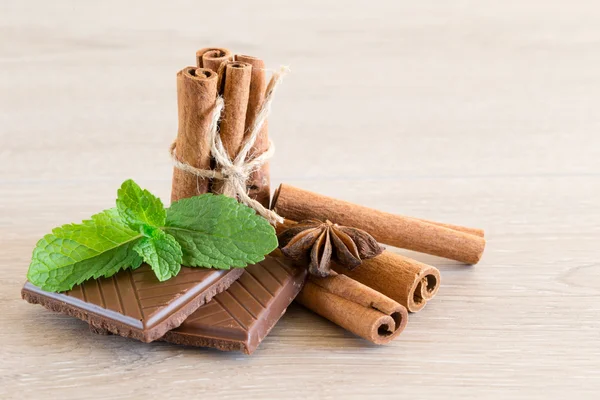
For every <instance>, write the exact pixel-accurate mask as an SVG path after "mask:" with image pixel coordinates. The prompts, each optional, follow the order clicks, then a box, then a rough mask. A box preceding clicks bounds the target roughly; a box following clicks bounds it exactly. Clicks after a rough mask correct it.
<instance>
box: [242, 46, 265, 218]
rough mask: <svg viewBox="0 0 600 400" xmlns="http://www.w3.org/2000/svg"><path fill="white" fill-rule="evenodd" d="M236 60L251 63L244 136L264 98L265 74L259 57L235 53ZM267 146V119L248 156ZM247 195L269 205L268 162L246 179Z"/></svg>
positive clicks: (248, 133) (261, 151)
mask: <svg viewBox="0 0 600 400" xmlns="http://www.w3.org/2000/svg"><path fill="white" fill-rule="evenodd" d="M235 58H236V60H237V61H241V62H245V63H248V64H250V65H252V75H251V78H250V95H249V97H248V110H247V112H246V124H245V129H246V131H245V137H244V139H245V138H246V137H247V136H248V135H250V132H251V129H252V124H253V123H254V122H255V120H256V117H257V115H258V112H259V110H260V107H261V106H262V104H263V101H264V99H265V90H266V88H267V79H266V74H265V62H264V61H263V60H261V59H259V58H256V57H252V56H246V55H237V56H236V57H235ZM268 148H269V128H268V121H265V122H264V124H263V126H262V128H261V130H260V133H259V134H258V136H257V138H256V142H254V146H252V150H251V151H250V154H249V155H250V156H251V157H252V156H255V155H260V154H262V153H264V152H265V151H267V149H268ZM247 187H248V195H249V196H250V197H251V198H253V199H255V200H257V201H258V202H259V203H261V204H262V205H263V206H265V207H269V203H270V201H271V179H270V171H269V163H265V164H263V165H262V167H261V168H260V169H258V170H256V171H254V172H253V173H252V174H251V175H250V179H249V180H248V184H247Z"/></svg>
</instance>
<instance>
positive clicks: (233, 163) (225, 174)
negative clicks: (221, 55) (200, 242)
mask: <svg viewBox="0 0 600 400" xmlns="http://www.w3.org/2000/svg"><path fill="white" fill-rule="evenodd" d="M286 72H287V68H285V67H282V68H281V69H280V70H279V71H276V72H274V73H273V76H272V77H271V79H270V81H269V84H268V85H267V89H266V93H265V100H264V102H263V104H262V106H261V108H260V111H259V112H258V113H257V117H256V120H255V121H254V123H253V124H252V127H251V129H250V134H249V135H248V137H247V138H246V139H244V141H243V142H242V144H241V148H240V150H239V152H238V153H237V156H235V157H234V158H230V155H229V153H228V151H227V150H226V149H225V146H224V143H223V140H222V139H221V135H220V134H219V133H218V125H219V120H220V118H221V114H222V112H223V109H224V106H225V103H224V100H223V98H222V97H217V100H216V101H215V103H214V108H213V112H212V118H211V121H210V127H209V130H208V134H209V138H210V152H211V155H212V157H213V159H214V160H215V163H216V169H217V170H211V169H206V168H204V169H203V168H196V167H194V166H193V165H191V164H189V163H187V162H184V161H182V160H179V159H178V156H177V141H174V142H173V143H172V144H171V147H170V154H171V159H172V162H173V165H174V166H175V168H177V169H180V170H182V171H184V172H186V173H188V174H191V175H194V176H196V177H200V178H205V179H213V180H215V179H216V180H220V181H222V182H223V185H222V188H221V192H222V193H223V194H225V195H227V196H229V197H234V198H237V199H238V200H239V201H240V203H242V204H245V205H247V206H248V207H251V208H253V209H254V210H255V211H256V212H257V213H258V214H259V215H260V216H262V217H264V218H265V219H267V220H268V221H269V222H270V223H271V224H273V225H274V224H276V223H281V222H283V218H281V217H280V216H279V215H277V213H276V212H275V211H272V210H269V209H267V208H265V207H264V206H263V205H262V204H260V203H259V202H258V201H256V200H254V199H252V198H250V197H249V196H248V192H247V189H246V182H247V181H248V179H249V177H250V174H251V173H252V172H253V171H255V170H256V169H258V168H260V167H261V166H262V165H263V164H264V163H265V162H267V160H269V159H270V158H271V157H272V156H273V154H274V153H275V146H274V145H273V142H269V148H268V150H267V151H265V152H264V153H262V154H260V155H256V156H254V157H252V158H249V157H248V155H249V153H250V150H251V149H252V146H253V145H254V143H255V141H256V138H257V136H258V134H259V132H260V129H261V127H262V125H263V123H264V122H265V120H266V118H267V116H268V115H269V112H270V111H271V103H272V102H273V96H274V93H275V89H276V88H277V86H278V85H279V83H280V82H281V80H282V79H283V75H284V74H285V73H286ZM217 86H218V83H217Z"/></svg>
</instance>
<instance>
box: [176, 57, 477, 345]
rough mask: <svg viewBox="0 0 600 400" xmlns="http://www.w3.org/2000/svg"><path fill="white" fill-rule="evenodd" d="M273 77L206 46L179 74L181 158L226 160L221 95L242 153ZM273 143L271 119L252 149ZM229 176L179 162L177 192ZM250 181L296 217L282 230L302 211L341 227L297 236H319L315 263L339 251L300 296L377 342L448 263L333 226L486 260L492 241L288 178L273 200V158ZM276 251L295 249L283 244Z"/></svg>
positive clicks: (395, 329) (230, 149)
mask: <svg viewBox="0 0 600 400" xmlns="http://www.w3.org/2000/svg"><path fill="white" fill-rule="evenodd" d="M266 86H267V80H266V76H265V65H264V62H263V61H262V60H260V59H258V58H255V57H251V56H244V55H234V54H233V53H232V52H231V51H229V50H227V49H223V48H205V49H201V50H199V51H198V52H197V53H196V66H191V67H187V68H184V69H183V70H181V71H180V72H179V73H178V74H177V99H178V117H179V129H178V134H177V139H176V142H175V146H176V149H177V155H176V156H177V158H178V160H179V161H181V162H183V163H186V164H189V165H191V166H193V167H195V168H199V169H204V170H207V169H213V168H218V166H216V165H215V162H214V160H213V159H212V157H211V151H210V148H211V142H210V140H211V139H210V135H209V126H210V125H211V122H212V119H213V110H214V105H215V100H216V98H217V96H222V98H223V100H224V111H223V114H222V115H221V119H220V122H219V134H220V137H221V140H222V142H223V146H224V147H225V149H226V151H227V153H228V155H229V156H230V157H231V158H234V157H235V156H236V155H237V154H238V152H239V151H240V147H241V146H242V143H243V142H244V140H245V138H246V137H247V135H248V134H249V129H250V127H251V126H252V125H253V123H254V122H255V120H256V118H257V114H258V112H259V110H260V108H261V106H262V104H263V102H264V100H265V88H266ZM268 147H269V136H268V124H267V123H265V124H263V126H262V128H261V130H260V134H259V135H258V137H257V140H256V142H255V143H254V145H253V148H252V152H251V153H252V155H253V156H255V155H260V154H262V153H264V152H265V151H266V150H267V148H268ZM222 185H223V184H222V182H221V181H218V180H213V181H211V180H210V179H208V178H200V177H198V176H195V175H193V174H190V173H188V172H186V171H184V170H182V169H179V168H175V170H174V172H173V185H172V196H171V200H172V201H177V200H179V199H182V198H186V197H190V196H196V195H200V194H203V193H207V192H214V193H221V192H222ZM246 188H247V191H248V194H249V196H250V197H251V198H253V199H255V200H257V201H258V202H260V203H261V204H262V205H263V206H265V207H269V206H270V207H271V209H272V210H273V211H275V212H276V213H278V214H279V215H280V216H281V217H284V218H285V219H286V220H285V222H284V223H283V224H278V225H277V226H276V227H275V228H276V231H277V233H278V234H279V235H282V234H284V232H286V231H288V232H289V230H290V229H294V227H297V226H299V225H297V223H298V222H301V221H306V220H311V221H313V222H312V223H313V224H317V223H319V221H320V222H322V223H325V222H326V221H328V222H327V223H329V224H330V225H328V226H331V229H332V230H331V231H328V230H327V229H329V228H327V229H325V228H322V231H319V232H317V231H311V230H310V229H312V228H311V225H310V224H309V225H306V223H305V225H302V226H303V227H304V226H306V229H305V233H304V234H303V235H302V237H300V236H298V237H297V238H292V239H291V240H298V241H299V240H305V241H306V240H310V241H311V242H310V243H311V245H312V244H313V243H314V246H313V250H312V254H307V256H306V259H304V262H305V265H306V267H307V268H308V265H309V262H311V263H317V264H318V263H324V262H329V260H328V259H327V257H331V258H332V260H334V261H332V262H331V267H330V269H331V272H327V273H325V274H323V269H319V268H318V267H319V265H317V266H316V267H315V270H319V271H321V276H320V277H319V276H309V278H308V280H307V281H306V283H305V285H304V288H303V290H302V291H301V292H300V294H299V295H298V297H297V298H296V301H297V302H298V303H300V304H302V305H304V306H305V307H307V308H308V309H310V310H312V311H314V312H316V313H317V314H319V315H321V316H323V317H325V318H327V319H329V320H330V321H332V322H334V323H336V324H338V325H339V326H341V327H343V328H345V329H347V330H349V331H351V332H353V333H355V334H356V335H358V336H361V337H363V338H365V339H367V340H369V341H371V342H373V343H377V344H384V343H388V342H390V341H391V340H392V339H394V338H395V337H397V336H398V335H399V334H400V333H401V332H402V330H403V329H404V327H405V326H406V324H407V320H408V312H409V311H410V312H417V311H419V310H421V309H423V307H424V306H425V305H426V304H427V302H429V301H430V300H432V299H433V298H434V296H435V295H436V293H437V292H438V289H439V287H440V272H439V270H438V269H437V268H435V267H433V266H430V265H426V264H423V263H421V262H418V261H416V260H413V259H410V258H408V257H405V256H402V255H400V254H397V253H395V252H393V251H391V250H384V251H376V252H374V253H373V255H374V254H377V255H375V256H373V257H371V256H369V257H366V258H365V259H361V256H362V255H363V254H368V253H369V252H364V251H363V252H361V251H359V250H361V246H362V248H363V249H364V246H366V245H365V243H363V242H361V240H358V239H356V238H355V237H353V236H352V234H350V235H346V234H345V233H343V232H342V233H339V232H338V233H339V237H337V236H336V237H331V235H330V233H329V232H334V231H335V232H337V231H336V229H338V228H339V229H341V227H342V226H343V227H351V228H352V229H358V230H360V231H364V232H367V233H368V234H369V235H370V236H372V239H373V241H375V242H379V243H382V244H386V245H390V246H394V247H399V248H404V249H409V250H414V251H417V252H422V253H427V254H431V255H435V256H439V257H444V258H449V259H452V260H456V261H460V262H464V263H468V264H475V263H477V262H479V260H480V258H481V256H482V254H483V251H484V248H485V239H484V232H483V231H482V230H480V229H475V228H467V227H462V226H457V225H451V224H443V223H438V222H433V221H428V220H422V219H418V218H412V217H406V216H401V215H395V214H390V213H385V212H382V211H378V210H374V209H371V208H368V207H364V206H359V205H356V204H352V203H349V202H345V201H342V200H337V199H334V198H330V197H326V196H323V195H319V194H316V193H312V192H309V191H306V190H302V189H299V188H295V187H292V186H289V185H285V184H283V185H281V186H280V187H279V188H278V189H277V190H276V192H275V194H274V196H273V199H272V201H271V190H270V176H269V165H268V163H265V164H263V165H262V166H261V167H260V168H259V169H257V170H255V171H253V172H252V174H251V175H250V177H249V179H248V181H247V182H246ZM315 221H317V222H315ZM307 230H308V231H307ZM342 231H343V229H342ZM307 232H308V233H307ZM348 232H353V231H348ZM317 233H318V235H320V236H318V237H317ZM288 236H289V235H288ZM288 239H290V238H288ZM330 242H331V243H333V245H334V247H331V246H332V245H331V243H330ZM328 246H329V247H328ZM371 247H373V244H372V243H371ZM346 253H347V254H346ZM273 255H274V256H277V257H284V256H285V255H284V253H282V252H280V251H276V252H275V253H274V254H273ZM311 257H312V258H311ZM336 257H337V258H336ZM324 259H327V260H325V261H323V260H324ZM336 260H337V261H336ZM339 260H346V261H348V263H349V265H351V267H350V268H346V267H345V266H344V265H341V264H340V263H339ZM325 271H329V269H327V270H325ZM323 275H328V276H325V277H323Z"/></svg>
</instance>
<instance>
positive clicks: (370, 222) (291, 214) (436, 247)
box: [272, 184, 485, 264]
mask: <svg viewBox="0 0 600 400" xmlns="http://www.w3.org/2000/svg"><path fill="white" fill-rule="evenodd" d="M272 208H273V209H274V210H275V211H276V212H277V213H278V214H279V215H281V216H282V217H285V218H289V219H292V220H296V221H300V220H305V219H310V218H314V219H318V220H330V221H332V222H335V223H338V224H340V225H345V226H352V227H355V228H359V229H363V230H365V231H367V232H369V233H370V234H371V235H372V236H373V237H374V238H375V239H376V240H377V241H379V242H381V243H384V244H388V245H391V246H396V247H401V248H405V249H409V250H414V251H418V252H421V253H427V254H431V255H435V256H439V257H444V258H449V259H452V260H456V261H461V262H464V263H468V264H476V263H477V262H478V261H479V260H480V259H481V256H482V254H483V250H484V248H485V239H484V238H482V237H480V236H476V235H472V234H469V233H464V232H461V231H457V230H454V229H449V228H447V227H444V226H439V225H433V224H430V223H428V222H423V221H421V220H418V219H415V218H410V217H405V216H403V215H397V214H391V213H386V212H383V211H378V210H375V209H372V208H368V207H364V206H360V205H356V204H352V203H349V202H346V201H343V200H338V199H334V198H331V197H327V196H323V195H320V194H317V193H313V192H309V191H307V190H303V189H298V188H295V187H293V186H290V185H285V184H282V185H281V186H279V188H278V189H277V190H276V191H275V195H274V197H273V204H272Z"/></svg>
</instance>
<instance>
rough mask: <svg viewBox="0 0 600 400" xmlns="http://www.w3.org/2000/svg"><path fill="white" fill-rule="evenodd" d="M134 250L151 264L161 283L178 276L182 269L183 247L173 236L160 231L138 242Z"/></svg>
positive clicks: (157, 230) (155, 231) (156, 230)
mask: <svg viewBox="0 0 600 400" xmlns="http://www.w3.org/2000/svg"><path fill="white" fill-rule="evenodd" d="M133 249H134V250H135V251H136V252H137V253H138V254H139V255H140V256H141V257H142V258H143V259H144V261H145V262H146V263H148V264H150V267H152V270H153V271H154V274H155V275H156V277H157V278H158V280H159V281H161V282H162V281H166V280H167V279H169V278H172V277H173V276H175V275H177V274H178V273H179V270H180V269H181V258H182V255H183V254H182V252H181V246H180V245H179V243H177V240H175V238H174V237H173V236H171V235H169V234H168V233H165V232H163V231H161V230H160V229H155V230H154V231H153V232H152V234H151V236H149V237H144V238H143V239H142V240H140V241H138V242H137V243H136V244H135V246H134V247H133Z"/></svg>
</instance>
